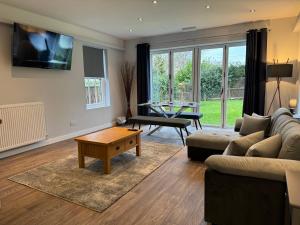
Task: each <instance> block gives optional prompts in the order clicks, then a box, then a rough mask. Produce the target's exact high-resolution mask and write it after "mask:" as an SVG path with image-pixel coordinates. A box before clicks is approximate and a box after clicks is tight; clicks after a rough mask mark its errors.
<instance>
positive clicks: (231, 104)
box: [174, 100, 243, 127]
mask: <svg viewBox="0 0 300 225" xmlns="http://www.w3.org/2000/svg"><path fill="white" fill-rule="evenodd" d="M174 110H175V111H177V110H178V108H176V107H174ZM242 110H243V100H228V101H227V117H226V126H228V127H232V126H234V124H235V120H236V119H237V118H240V117H242ZM186 111H189V112H191V109H190V108H189V109H187V110H186ZM199 112H202V113H203V118H202V119H201V124H204V125H215V126H220V125H221V101H220V100H209V101H201V103H200V107H199Z"/></svg>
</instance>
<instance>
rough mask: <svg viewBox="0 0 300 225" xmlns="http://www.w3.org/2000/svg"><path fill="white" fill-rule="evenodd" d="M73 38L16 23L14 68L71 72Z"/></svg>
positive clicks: (13, 53)
mask: <svg viewBox="0 0 300 225" xmlns="http://www.w3.org/2000/svg"><path fill="white" fill-rule="evenodd" d="M72 50H73V37H70V36H67V35H63V34H58V33H54V32H51V31H47V30H43V29H40V28H36V27H32V26H27V25H22V24H18V23H15V24H14V32H13V49H12V61H13V66H23V67H38V68H44V69H61V70H70V69H71V64H72Z"/></svg>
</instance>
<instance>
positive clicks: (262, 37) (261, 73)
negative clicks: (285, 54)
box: [243, 28, 268, 115]
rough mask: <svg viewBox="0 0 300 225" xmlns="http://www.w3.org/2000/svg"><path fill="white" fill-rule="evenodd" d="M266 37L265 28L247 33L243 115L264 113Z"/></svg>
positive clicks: (266, 31)
mask: <svg viewBox="0 0 300 225" xmlns="http://www.w3.org/2000/svg"><path fill="white" fill-rule="evenodd" d="M267 35H268V30H267V28H264V29H261V30H249V31H248V33H247V43H246V67H245V74H246V77H245V93H244V106H243V113H246V114H249V115H251V114H252V113H253V112H255V113H257V114H259V115H264V113H265V91H266V64H267V63H266V56H267Z"/></svg>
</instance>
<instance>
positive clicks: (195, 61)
mask: <svg viewBox="0 0 300 225" xmlns="http://www.w3.org/2000/svg"><path fill="white" fill-rule="evenodd" d="M245 58H246V47H245V43H234V44H222V45H216V46H202V47H194V48H188V49H171V50H164V51H154V52H152V53H151V100H152V101H155V102H168V101H170V102H192V101H198V102H199V111H200V112H202V113H203V115H204V116H203V118H202V123H203V124H204V125H209V126H218V127H232V126H233V125H234V122H235V120H236V118H239V117H241V116H242V108H243V95H244V85H245ZM170 110H172V109H170Z"/></svg>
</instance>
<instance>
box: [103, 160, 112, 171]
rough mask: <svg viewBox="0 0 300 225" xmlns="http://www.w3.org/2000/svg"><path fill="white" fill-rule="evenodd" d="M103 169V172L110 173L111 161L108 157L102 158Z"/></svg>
mask: <svg viewBox="0 0 300 225" xmlns="http://www.w3.org/2000/svg"><path fill="white" fill-rule="evenodd" d="M103 169H104V173H105V174H110V172H111V163H110V159H109V158H107V159H105V160H103Z"/></svg>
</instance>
